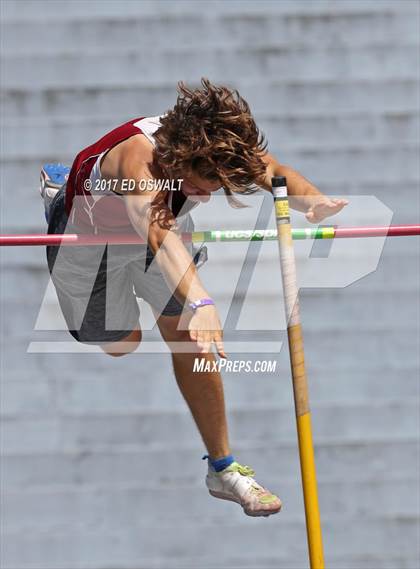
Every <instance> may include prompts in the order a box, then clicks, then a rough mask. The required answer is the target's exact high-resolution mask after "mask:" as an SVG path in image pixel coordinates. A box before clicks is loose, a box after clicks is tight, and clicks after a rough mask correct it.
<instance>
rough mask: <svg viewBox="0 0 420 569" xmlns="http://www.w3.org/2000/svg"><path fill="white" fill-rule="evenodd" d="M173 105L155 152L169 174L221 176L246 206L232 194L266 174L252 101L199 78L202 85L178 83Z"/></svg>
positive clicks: (249, 188)
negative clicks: (192, 87)
mask: <svg viewBox="0 0 420 569" xmlns="http://www.w3.org/2000/svg"><path fill="white" fill-rule="evenodd" d="M177 91H178V98H177V101H176V104H175V106H174V108H173V109H171V110H169V111H168V112H167V113H166V114H165V115H164V116H163V117H162V118H161V126H160V127H159V129H158V130H157V131H156V133H155V135H154V138H155V142H156V145H155V149H154V158H155V160H156V162H157V164H158V165H159V167H160V168H161V169H162V170H163V172H164V174H165V176H167V177H168V178H171V179H176V178H182V176H183V175H187V174H188V173H191V172H193V173H196V174H198V175H199V176H200V177H202V178H204V179H207V180H209V181H220V186H221V187H223V188H224V191H225V194H226V195H227V198H228V200H229V202H230V204H231V205H232V206H233V207H243V206H242V204H241V202H239V201H238V200H236V199H235V198H234V195H233V194H248V193H253V192H255V191H256V190H257V189H258V183H259V182H260V181H261V180H262V179H263V176H264V173H265V165H264V162H263V160H262V157H263V155H264V154H265V152H266V146H267V144H266V141H265V137H264V135H263V134H262V133H261V132H260V131H259V129H258V127H257V125H256V124H255V121H254V118H253V117H252V114H251V111H250V108H249V105H248V103H247V102H246V101H245V99H243V98H242V97H241V96H240V95H239V93H238V91H237V90H231V89H228V88H227V87H224V86H216V85H213V84H212V83H211V82H210V81H209V80H208V79H206V78H202V79H201V88H196V89H190V88H188V87H187V86H186V85H185V84H184V83H183V82H182V81H180V82H179V83H178V88H177Z"/></svg>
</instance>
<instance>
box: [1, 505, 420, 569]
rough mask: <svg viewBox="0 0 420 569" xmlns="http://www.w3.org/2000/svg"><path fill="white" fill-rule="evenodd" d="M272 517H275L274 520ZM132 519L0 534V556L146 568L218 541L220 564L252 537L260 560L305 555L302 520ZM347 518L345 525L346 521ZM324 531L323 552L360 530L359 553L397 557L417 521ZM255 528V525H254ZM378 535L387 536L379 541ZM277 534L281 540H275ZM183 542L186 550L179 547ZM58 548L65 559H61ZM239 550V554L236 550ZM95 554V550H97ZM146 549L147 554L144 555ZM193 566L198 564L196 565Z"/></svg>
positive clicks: (204, 554)
mask: <svg viewBox="0 0 420 569" xmlns="http://www.w3.org/2000/svg"><path fill="white" fill-rule="evenodd" d="M276 518H277V519H276ZM136 521H137V520H131V519H130V528H129V529H128V530H125V531H121V530H120V531H117V532H112V531H109V530H106V529H105V530H104V531H102V532H100V531H98V530H91V531H85V530H84V529H81V528H77V529H76V528H73V531H71V532H68V531H66V530H62V529H60V528H57V529H56V530H55V531H54V532H40V531H38V532H30V533H26V534H24V535H20V534H19V533H17V534H5V537H4V551H3V560H4V563H6V566H7V565H8V561H7V559H8V558H9V556H11V558H13V559H16V557H15V556H16V555H17V556H18V559H19V561H20V565H19V567H21V568H22V569H25V568H26V567H28V566H30V567H36V566H37V565H36V564H37V563H40V562H41V560H42V559H45V557H43V555H42V553H41V552H42V551H45V548H47V549H48V552H49V562H50V563H52V562H54V563H55V565H53V566H52V565H51V566H50V565H45V564H44V565H43V567H45V569H47V568H48V567H54V569H61V568H63V569H64V568H68V567H69V566H71V567H73V568H75V569H76V568H77V567H79V565H78V559H79V556H80V552H83V567H84V568H85V567H91V566H93V564H94V563H96V565H94V566H95V567H98V566H99V567H101V566H103V564H105V567H107V568H109V567H112V566H113V565H112V564H114V565H115V564H117V566H118V567H121V559H123V560H127V561H128V562H130V560H131V561H133V560H134V558H135V559H136V560H137V563H138V562H139V560H141V563H142V564H144V566H145V567H150V565H149V562H148V555H147V553H148V552H149V559H150V557H151V558H152V559H153V553H154V552H159V553H158V555H159V557H160V558H161V559H162V558H163V559H165V558H166V557H167V558H169V559H171V558H173V556H174V553H175V552H176V554H177V555H176V559H177V565H175V566H178V567H180V566H181V565H179V563H180V562H182V559H183V558H185V557H187V558H188V557H196V558H198V557H199V556H201V558H204V559H206V558H207V559H209V558H210V557H213V559H214V552H215V544H216V543H218V542H219V540H221V539H222V540H223V548H224V559H226V563H229V566H231V563H230V562H229V561H230V560H232V562H233V564H235V561H236V563H237V564H239V563H240V561H241V559H242V558H247V557H248V558H249V555H250V552H248V551H246V550H245V551H244V546H245V544H249V543H252V542H253V541H255V539H256V538H257V536H258V546H259V547H258V554H255V556H257V555H258V559H260V560H261V562H262V563H263V564H264V562H267V561H269V562H270V560H271V561H272V560H273V558H275V557H276V556H281V553H282V551H283V550H284V548H285V544H286V543H287V549H288V554H289V555H293V556H296V557H300V558H305V557H306V555H307V553H306V547H307V545H306V539H305V531H304V527H303V524H302V523H297V522H295V523H289V524H286V523H285V519H284V518H281V516H277V517H274V518H270V519H269V520H265V523H264V530H262V529H260V528H258V526H257V524H261V520H258V519H256V520H248V519H247V520H243V521H242V523H240V524H238V523H237V521H236V520H235V521H234V522H233V521H232V520H231V519H230V517H225V518H224V520H223V523H217V525H216V524H214V523H212V522H209V521H204V520H203V521H202V522H201V523H200V524H188V525H186V524H182V525H181V524H177V525H173V524H171V525H169V524H167V525H166V524H165V526H164V525H163V524H153V523H152V524H151V523H150V521H147V524H148V525H147V526H146V527H142V526H140V527H139V526H137V525H136ZM346 522H347V523H346ZM323 524H324V531H325V534H326V539H325V541H326V547H328V551H329V555H331V556H340V557H342V558H343V557H344V556H346V555H350V556H352V555H354V554H355V553H356V552H355V546H354V543H360V542H361V540H363V536H364V535H365V534H366V532H368V533H369V536H370V539H369V541H368V542H366V545H365V547H364V551H363V554H364V555H365V556H366V557H368V556H369V557H379V558H380V557H382V556H384V557H385V556H386V555H387V554H388V555H391V556H393V557H394V558H395V557H396V556H403V555H404V554H405V552H406V551H407V549H411V548H412V544H413V542H415V540H416V535H417V534H416V532H417V530H418V521H417V520H416V519H415V518H412V517H410V516H407V517H405V516H402V517H400V518H396V519H393V518H390V519H387V518H377V517H374V516H373V515H371V516H369V517H366V518H364V520H363V523H361V522H360V520H359V523H354V519H353V518H350V519H347V520H343V518H341V517H339V516H335V517H331V518H326V519H324V522H323ZM257 528H258V529H257ZM384 533H385V534H386V535H387V536H388V537H389V539H388V540H387V542H386V543H385V544H384V542H383V535H384ZM279 535H280V536H281V538H280V539H279ZM187 543H188V549H187V550H186V548H185V545H183V544H187ZM63 551H65V552H66V554H67V559H65V560H63ZM241 551H244V553H243V554H242V555H241V554H239V553H238V552H241ZM99 552H100V553H99ZM150 553H152V555H150ZM198 567H199V566H198Z"/></svg>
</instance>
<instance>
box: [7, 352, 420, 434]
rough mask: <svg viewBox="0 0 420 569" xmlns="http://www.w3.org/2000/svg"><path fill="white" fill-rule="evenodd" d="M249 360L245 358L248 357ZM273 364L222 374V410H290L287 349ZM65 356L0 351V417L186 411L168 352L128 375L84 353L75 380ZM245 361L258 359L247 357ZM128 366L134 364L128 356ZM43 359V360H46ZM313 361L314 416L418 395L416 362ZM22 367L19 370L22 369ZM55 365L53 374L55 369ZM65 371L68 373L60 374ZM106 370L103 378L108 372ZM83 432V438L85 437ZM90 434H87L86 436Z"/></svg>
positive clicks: (111, 362)
mask: <svg viewBox="0 0 420 569" xmlns="http://www.w3.org/2000/svg"><path fill="white" fill-rule="evenodd" d="M247 357H249V356H247ZM265 357H268V358H273V359H276V360H277V361H278V365H277V369H276V373H274V374H264V375H258V376H257V377H256V376H255V374H244V373H238V374H233V373H231V374H225V375H224V382H223V383H224V390H225V396H226V404H227V409H228V412H230V410H231V409H232V408H236V407H239V406H242V405H244V406H246V405H250V403H253V404H254V405H256V406H261V405H265V404H270V403H271V405H272V404H273V402H275V403H276V404H277V405H279V406H285V407H287V406H288V407H289V409H292V408H293V395H292V385H291V377H290V366H289V363H288V357H287V354H286V349H284V350H283V352H282V353H281V354H280V356H279V355H278V354H274V355H272V354H269V355H268V356H265ZM72 358H73V356H72V354H70V355H66V354H64V355H61V354H60V355H57V354H55V355H54V354H27V353H25V352H24V351H22V350H21V355H20V362H21V366H22V367H21V368H20V367H19V368H18V369H16V371H15V372H13V370H12V369H11V367H10V366H9V365H8V362H9V361H10V355H9V354H6V355H5V356H4V363H5V365H7V366H8V367H7V368H6V369H8V372H7V374H4V378H3V381H2V384H1V389H2V401H1V411H2V415H3V417H4V418H5V419H6V418H13V417H19V416H20V417H21V418H22V421H24V420H28V419H30V418H35V417H38V418H39V417H43V418H44V419H47V418H53V419H57V414H60V413H63V414H66V415H76V416H77V415H84V414H86V413H90V412H92V413H93V414H94V416H97V415H107V414H110V415H118V414H119V415H122V414H127V415H128V416H130V415H134V414H138V413H141V412H143V411H149V412H153V411H156V410H158V409H160V410H162V409H165V410H167V411H174V410H177V411H182V412H183V413H185V412H186V406H185V402H184V401H183V399H182V397H181V394H180V392H179V390H178V388H177V386H176V382H175V379H174V377H173V372H172V370H171V365H170V357H169V356H167V357H166V358H162V357H158V356H142V360H141V366H139V367H140V370H139V371H137V372H136V373H133V372H132V368H131V367H130V364H129V363H128V362H126V363H124V365H121V364H118V363H116V362H114V360H112V359H111V358H108V359H107V358H105V357H104V356H101V355H91V356H89V357H85V358H84V363H83V377H82V378H74V374H73V372H72V371H71V369H72V368H71V367H70V365H69V364H70V363H71V361H72ZM250 359H251V361H252V360H254V361H255V360H256V359H261V356H257V357H255V356H254V357H253V358H252V357H251V358H250ZM131 362H132V363H131V365H132V366H134V367H136V368H137V360H136V359H134V356H133V358H132V360H131ZM158 362H159V364H160V367H159V370H160V373H159V375H158V376H156V377H154V379H153V384H151V383H150V381H149V380H148V377H149V376H150V374H151V373H152V372H153V370H154V368H156V366H157V363H158ZM31 363H32V364H34V363H36V364H37V365H38V366H39V368H40V369H42V370H43V371H42V375H41V376H37V377H35V378H34V377H32V372H31V367H30V365H29V364H31ZM48 363H49V365H47V364H48ZM321 364H323V365H318V366H315V365H314V364H313V363H312V361H311V358H307V368H308V376H309V389H310V395H311V404H312V407H313V408H314V410H315V411H314V416H317V411H316V409H317V407H318V405H320V406H321V405H326V404H330V405H335V404H337V405H339V406H342V405H345V404H349V405H353V406H354V405H357V404H358V403H363V401H366V400H367V401H376V400H377V397H378V393H380V401H382V402H384V403H386V402H387V403H389V404H391V405H392V404H401V403H402V402H403V401H404V400H408V401H409V400H416V399H417V398H418V397H419V396H420V391H419V389H420V388H419V384H418V367H417V366H416V364H414V366H412V367H410V366H409V365H405V366H401V364H398V366H399V367H396V366H394V368H392V367H390V368H388V367H381V368H378V367H377V366H374V367H372V366H367V367H366V368H365V369H363V368H360V369H358V370H355V371H353V372H352V371H351V370H346V369H343V368H340V367H338V366H335V367H334V366H331V363H330V362H329V360H328V358H325V359H324V361H323V362H321ZM22 370H23V371H22ZM58 370H59V371H58ZM67 370H68V371H67ZM108 373H111V374H112V379H110V378H109V377H108V376H107V374H108ZM86 436H88V435H86ZM89 436H94V434H93V433H91V434H89Z"/></svg>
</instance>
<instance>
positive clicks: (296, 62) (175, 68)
mask: <svg viewBox="0 0 420 569" xmlns="http://www.w3.org/2000/svg"><path fill="white" fill-rule="evenodd" d="M384 52H385V53H386V57H384ZM417 55H418V45H413V46H400V45H395V44H394V45H392V44H390V45H389V49H387V50H384V48H383V47H382V46H381V47H377V46H375V47H369V48H365V47H363V48H358V47H354V48H342V47H334V48H332V49H328V50H319V49H315V48H312V49H310V50H309V49H294V48H290V49H285V48H268V49H266V48H265V47H261V48H259V47H243V48H238V49H229V50H225V49H223V48H217V49H215V48H212V49H205V48H202V49H200V50H197V49H195V50H193V51H192V50H191V49H189V48H184V49H176V48H172V49H168V50H167V51H166V52H165V51H159V52H158V51H152V52H150V51H148V52H147V53H145V52H139V51H138V50H133V51H131V52H130V51H128V50H124V49H121V50H120V52H118V51H117V52H115V51H113V52H112V54H109V55H107V56H106V57H103V55H102V54H91V53H88V52H86V51H85V53H84V55H83V58H82V59H80V56H79V55H72V54H69V55H67V56H66V57H65V58H64V57H63V56H62V55H60V54H57V55H54V56H41V55H39V56H36V55H33V56H30V57H28V56H25V57H19V56H16V57H14V56H13V57H12V56H10V57H4V58H2V59H3V61H2V84H3V85H4V87H5V88H7V89H8V90H11V89H28V88H29V89H32V90H35V89H40V88H43V89H46V88H53V87H55V88H56V87H57V86H59V87H71V86H72V85H74V84H75V83H76V84H77V85H79V88H80V87H82V86H85V87H91V86H92V69H93V68H95V69H96V79H95V80H94V81H95V86H97V87H102V86H110V85H115V84H120V83H125V84H127V81H128V78H129V77H131V76H133V74H134V75H137V76H141V75H142V74H143V75H144V76H145V77H146V78H147V79H145V83H149V84H150V83H152V84H153V83H154V82H156V81H158V80H159V79H160V78H161V77H162V75H164V76H165V77H166V80H167V81H173V82H174V83H176V82H177V81H178V80H179V76H180V71H181V69H182V76H183V78H184V79H185V80H186V81H196V80H197V71H196V70H197V69H200V67H203V61H204V62H205V64H204V69H205V72H206V73H207V75H209V76H211V77H216V76H217V78H218V81H219V82H221V81H223V82H225V81H230V80H231V77H232V75H233V74H234V73H235V74H243V75H246V73H247V70H248V69H249V68H250V67H251V68H252V69H254V81H258V79H261V80H263V79H265V78H266V77H267V75H270V76H275V75H278V76H282V77H284V79H286V80H287V79H289V80H291V79H295V80H296V79H303V78H305V80H310V79H315V80H330V81H331V80H334V79H336V78H337V77H346V79H347V80H351V79H353V80H354V79H355V80H360V79H369V80H372V79H381V80H384V79H388V80H390V79H392V80H394V81H397V80H406V79H416V77H417V68H416V63H417V60H418V58H417ZM16 68H19V73H16ZM41 69H42V73H41V72H40V70H41Z"/></svg>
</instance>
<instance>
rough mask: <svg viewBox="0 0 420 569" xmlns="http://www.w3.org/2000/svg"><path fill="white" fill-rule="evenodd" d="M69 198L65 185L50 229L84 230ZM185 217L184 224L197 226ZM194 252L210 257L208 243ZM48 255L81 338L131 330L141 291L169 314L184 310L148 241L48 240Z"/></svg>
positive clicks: (116, 336)
mask: <svg viewBox="0 0 420 569" xmlns="http://www.w3.org/2000/svg"><path fill="white" fill-rule="evenodd" d="M64 202H65V186H63V188H62V189H61V190H60V191H59V192H58V194H57V195H56V196H55V198H54V200H53V202H52V204H51V208H50V212H49V224H48V233H65V232H66V233H80V231H79V230H78V228H77V227H75V226H74V225H72V223H71V222H70V220H69V219H68V216H67V214H66V211H65V207H64ZM186 217H187V218H189V219H186V220H184V221H183V227H182V230H183V231H192V230H193V222H192V219H191V217H190V216H186ZM190 252H191V253H192V254H194V262H195V263H196V264H201V263H202V261H203V258H205V257H206V249H205V248H201V249H200V250H198V251H192V249H191V248H190ZM47 261H48V268H49V271H50V274H51V278H52V281H53V283H54V286H55V289H56V292H57V296H58V300H59V303H60V307H61V310H62V312H63V315H64V318H65V320H66V323H67V326H68V329H69V332H70V334H71V335H72V336H73V337H74V338H75V339H76V340H78V341H79V342H84V343H89V344H103V343H108V342H116V341H118V340H121V339H122V338H124V337H125V336H127V335H128V334H130V332H132V330H133V329H134V328H135V327H136V326H137V325H138V321H139V316H140V311H139V306H138V303H137V298H136V297H139V298H143V299H144V300H145V301H146V302H148V303H149V304H150V306H151V307H152V308H153V309H155V310H156V311H157V312H158V313H159V314H163V315H165V316H178V315H179V314H181V312H182V311H183V306H182V305H181V304H180V303H179V302H178V301H177V299H176V298H175V297H174V296H173V295H171V293H170V290H169V288H168V286H167V284H166V281H165V279H164V277H163V275H162V273H161V272H160V271H159V268H158V266H157V263H153V262H152V261H153V254H152V252H151V251H150V249H149V248H148V247H147V246H146V245H100V246H77V247H55V246H48V247H47Z"/></svg>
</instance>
